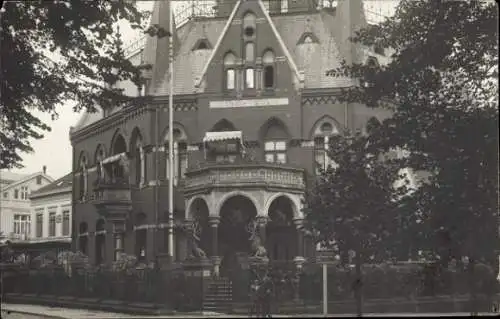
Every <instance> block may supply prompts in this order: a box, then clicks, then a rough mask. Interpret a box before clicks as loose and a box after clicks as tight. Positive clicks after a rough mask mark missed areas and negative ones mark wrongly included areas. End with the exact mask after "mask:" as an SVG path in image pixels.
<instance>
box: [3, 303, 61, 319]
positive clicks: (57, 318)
mask: <svg viewBox="0 0 500 319" xmlns="http://www.w3.org/2000/svg"><path fill="white" fill-rule="evenodd" d="M2 312H5V313H7V314H8V315H10V314H11V313H17V314H21V315H28V316H42V317H43V318H50V319H68V317H62V316H56V315H46V314H41V313H39V312H31V311H23V310H16V309H14V310H12V309H9V307H8V306H7V307H5V305H2Z"/></svg>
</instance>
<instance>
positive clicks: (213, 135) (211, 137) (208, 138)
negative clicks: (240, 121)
mask: <svg viewBox="0 0 500 319" xmlns="http://www.w3.org/2000/svg"><path fill="white" fill-rule="evenodd" d="M227 140H240V141H242V134H241V131H226V132H206V133H205V137H204V138H203V142H204V143H206V142H219V141H227Z"/></svg>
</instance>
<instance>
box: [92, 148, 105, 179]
mask: <svg viewBox="0 0 500 319" xmlns="http://www.w3.org/2000/svg"><path fill="white" fill-rule="evenodd" d="M105 158H106V155H105V154H104V149H103V148H102V145H99V147H98V148H97V152H96V155H95V165H96V171H97V180H98V181H100V180H102V179H104V169H103V167H102V166H103V165H102V161H103V160H104V159H105Z"/></svg>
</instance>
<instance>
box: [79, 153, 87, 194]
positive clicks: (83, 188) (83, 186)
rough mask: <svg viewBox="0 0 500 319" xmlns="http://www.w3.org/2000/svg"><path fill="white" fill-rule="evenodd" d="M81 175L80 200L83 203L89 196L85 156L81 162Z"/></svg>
mask: <svg viewBox="0 0 500 319" xmlns="http://www.w3.org/2000/svg"><path fill="white" fill-rule="evenodd" d="M79 173H80V177H79V188H80V200H82V201H83V200H85V197H86V195H87V158H86V157H85V156H84V157H82V158H81V160H80V169H79Z"/></svg>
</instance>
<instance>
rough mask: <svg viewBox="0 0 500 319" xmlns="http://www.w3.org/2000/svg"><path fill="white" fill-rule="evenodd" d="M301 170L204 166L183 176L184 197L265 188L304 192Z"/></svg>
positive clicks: (244, 165)
mask: <svg viewBox="0 0 500 319" xmlns="http://www.w3.org/2000/svg"><path fill="white" fill-rule="evenodd" d="M304 175H305V173H304V169H302V168H295V167H292V166H288V165H278V164H272V163H258V162H255V161H241V160H240V161H236V162H233V163H229V162H223V163H214V162H206V163H202V164H200V165H198V166H197V167H190V168H189V170H188V171H187V172H186V180H185V185H184V193H185V194H194V193H200V192H207V191H209V190H211V189H214V188H235V187H237V188H239V187H247V188H255V187H258V188H259V187H260V188H265V189H273V190H280V191H288V192H303V191H304V190H305V180H304Z"/></svg>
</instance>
